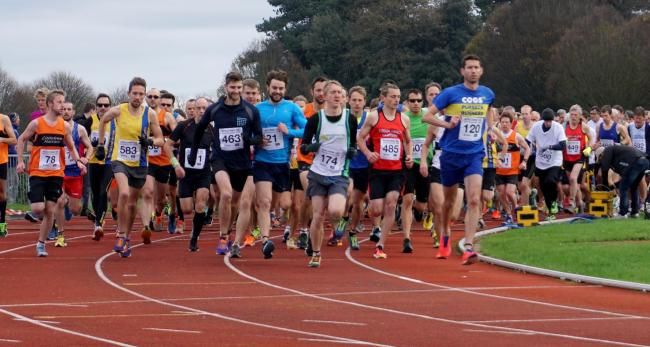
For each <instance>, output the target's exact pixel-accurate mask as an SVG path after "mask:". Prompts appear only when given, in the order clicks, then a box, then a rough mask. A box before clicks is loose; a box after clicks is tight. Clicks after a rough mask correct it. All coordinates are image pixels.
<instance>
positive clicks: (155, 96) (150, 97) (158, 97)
mask: <svg viewBox="0 0 650 347" xmlns="http://www.w3.org/2000/svg"><path fill="white" fill-rule="evenodd" d="M147 98H149V99H160V96H158V95H147Z"/></svg>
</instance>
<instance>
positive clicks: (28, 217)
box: [25, 211, 41, 223]
mask: <svg viewBox="0 0 650 347" xmlns="http://www.w3.org/2000/svg"><path fill="white" fill-rule="evenodd" d="M25 219H26V220H28V221H30V222H32V223H38V222H40V221H41V219H40V218H38V217H36V216H35V215H34V214H33V213H32V212H31V211H29V212H27V213H25Z"/></svg>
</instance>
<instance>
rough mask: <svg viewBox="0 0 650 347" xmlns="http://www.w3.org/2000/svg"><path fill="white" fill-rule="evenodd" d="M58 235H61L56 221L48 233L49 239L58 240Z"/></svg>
mask: <svg viewBox="0 0 650 347" xmlns="http://www.w3.org/2000/svg"><path fill="white" fill-rule="evenodd" d="M57 236H59V228H58V227H57V226H56V223H54V224H53V225H52V229H50V232H49V233H48V234H47V240H48V241H52V240H56V237H57Z"/></svg>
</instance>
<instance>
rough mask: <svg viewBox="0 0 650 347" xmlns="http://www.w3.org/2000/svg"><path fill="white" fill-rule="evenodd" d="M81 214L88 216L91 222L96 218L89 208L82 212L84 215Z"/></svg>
mask: <svg viewBox="0 0 650 347" xmlns="http://www.w3.org/2000/svg"><path fill="white" fill-rule="evenodd" d="M82 216H86V218H88V220H89V221H91V222H94V221H95V219H96V218H97V217H96V216H95V214H94V213H93V212H92V211H90V210H88V211H86V214H84V215H82Z"/></svg>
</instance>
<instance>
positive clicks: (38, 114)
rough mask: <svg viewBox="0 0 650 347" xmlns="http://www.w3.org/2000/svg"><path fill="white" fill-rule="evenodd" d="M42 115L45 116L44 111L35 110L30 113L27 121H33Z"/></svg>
mask: <svg viewBox="0 0 650 347" xmlns="http://www.w3.org/2000/svg"><path fill="white" fill-rule="evenodd" d="M44 114H45V112H44V111H41V110H36V111H34V112H32V115H31V116H30V118H29V119H30V120H34V119H36V118H39V117H41V116H43V115H44Z"/></svg>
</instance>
